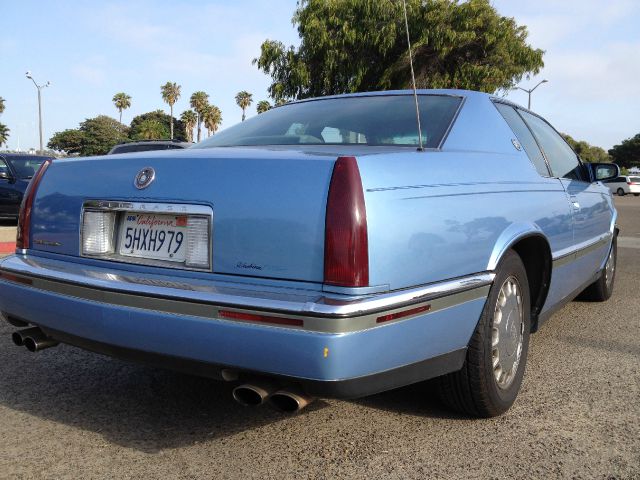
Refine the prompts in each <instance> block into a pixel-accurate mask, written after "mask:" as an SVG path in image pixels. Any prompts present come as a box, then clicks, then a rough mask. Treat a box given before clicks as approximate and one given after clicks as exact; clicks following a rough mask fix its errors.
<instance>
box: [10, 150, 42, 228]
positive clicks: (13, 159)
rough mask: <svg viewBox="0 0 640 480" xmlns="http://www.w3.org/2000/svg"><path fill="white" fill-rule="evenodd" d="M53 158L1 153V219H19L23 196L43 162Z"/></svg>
mask: <svg viewBox="0 0 640 480" xmlns="http://www.w3.org/2000/svg"><path fill="white" fill-rule="evenodd" d="M48 158H51V157H44V156H39V155H29V154H26V153H0V219H11V220H13V219H17V218H18V211H19V210H20V203H22V196H23V195H24V191H25V190H26V189H27V185H29V180H31V177H33V176H34V175H35V173H36V172H37V171H38V168H40V165H42V162H44V161H45V160H47V159H48Z"/></svg>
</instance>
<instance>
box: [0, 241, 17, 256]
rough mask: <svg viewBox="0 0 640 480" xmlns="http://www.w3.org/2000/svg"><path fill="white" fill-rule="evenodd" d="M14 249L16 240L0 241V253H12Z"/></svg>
mask: <svg viewBox="0 0 640 480" xmlns="http://www.w3.org/2000/svg"><path fill="white" fill-rule="evenodd" d="M15 250H16V242H0V254H3V253H13V252H15Z"/></svg>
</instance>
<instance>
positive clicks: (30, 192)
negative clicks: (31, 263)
mask: <svg viewBox="0 0 640 480" xmlns="http://www.w3.org/2000/svg"><path fill="white" fill-rule="evenodd" d="M51 162H52V160H51V159H47V160H45V161H44V162H43V164H42V165H40V168H39V169H38V171H37V172H36V174H35V175H34V176H33V178H32V179H31V181H30V182H29V185H28V186H27V189H26V190H25V192H24V196H23V197H22V205H20V214H19V215H18V236H17V238H16V249H18V250H22V249H26V248H29V247H30V241H29V237H30V235H31V211H32V209H33V200H34V199H35V196H36V191H37V190H38V185H39V184H40V180H42V177H43V176H44V173H45V172H46V171H47V168H49V165H51Z"/></svg>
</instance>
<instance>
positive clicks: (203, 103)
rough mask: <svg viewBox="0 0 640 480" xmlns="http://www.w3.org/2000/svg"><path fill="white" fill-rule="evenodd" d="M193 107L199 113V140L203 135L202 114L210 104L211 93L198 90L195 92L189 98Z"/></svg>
mask: <svg viewBox="0 0 640 480" xmlns="http://www.w3.org/2000/svg"><path fill="white" fill-rule="evenodd" d="M189 101H190V104H191V108H193V109H194V110H195V111H196V113H197V114H198V122H197V124H198V141H200V137H201V126H202V114H203V112H204V111H205V109H206V108H207V105H209V94H207V93H205V92H202V91H198V92H194V93H193V94H192V95H191V98H190V99H189Z"/></svg>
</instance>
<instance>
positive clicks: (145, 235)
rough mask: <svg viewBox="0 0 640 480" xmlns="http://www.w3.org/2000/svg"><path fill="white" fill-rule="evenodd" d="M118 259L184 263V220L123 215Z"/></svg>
mask: <svg viewBox="0 0 640 480" xmlns="http://www.w3.org/2000/svg"><path fill="white" fill-rule="evenodd" d="M119 245H120V255H125V256H128V257H138V258H148V259H152V260H164V261H169V262H184V261H185V259H186V251H187V216H186V215H154V214H146V213H133V212H127V213H125V214H124V215H123V217H122V223H121V225H120V242H119Z"/></svg>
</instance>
